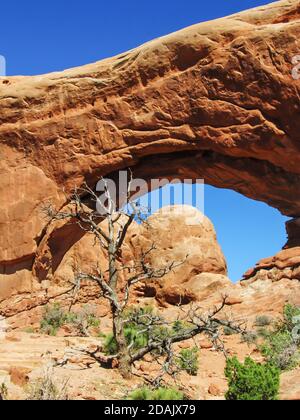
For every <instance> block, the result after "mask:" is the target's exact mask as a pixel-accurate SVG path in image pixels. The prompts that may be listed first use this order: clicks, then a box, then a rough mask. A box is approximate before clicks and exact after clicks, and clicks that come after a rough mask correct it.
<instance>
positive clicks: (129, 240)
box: [0, 206, 231, 327]
mask: <svg viewBox="0 0 300 420" xmlns="http://www.w3.org/2000/svg"><path fill="white" fill-rule="evenodd" d="M101 224H102V229H103V230H107V223H106V221H103V222H102V223H101ZM68 227H69V231H68V232H67V233H68V234H67V236H66V237H61V235H59V234H58V232H59V226H58V225H57V224H54V230H50V229H49V231H48V235H46V236H45V238H44V241H43V243H41V244H40V254H39V256H38V257H37V258H36V261H35V264H34V267H33V274H34V275H31V272H29V271H27V277H24V278H25V279H26V278H27V283H26V281H25V280H24V279H23V283H22V285H23V288H22V289H20V288H19V287H17V286H15V284H14V283H13V284H9V281H10V280H11V279H14V278H16V274H11V275H7V276H3V277H2V296H1V300H0V313H1V314H2V315H3V316H5V317H6V318H9V319H10V325H13V326H15V327H18V326H20V325H27V324H35V322H37V321H38V320H39V318H40V315H41V310H42V306H43V305H45V304H46V303H49V302H52V301H56V300H60V301H62V302H64V301H67V302H70V300H71V299H72V293H71V289H72V285H73V284H74V280H75V272H77V271H81V272H92V271H93V269H94V268H95V267H97V266H100V267H101V268H102V271H103V272H105V271H106V270H107V269H108V266H107V255H106V253H105V251H104V250H102V249H101V248H100V247H99V246H98V245H97V244H96V245H95V243H94V238H93V236H92V235H82V232H81V237H77V242H76V243H75V244H74V245H72V246H71V247H69V248H68V250H67V251H66V253H65V254H64V255H63V257H62V259H61V260H59V261H58V260H57V255H58V254H59V250H58V249H57V246H58V245H57V246H56V247H54V248H53V245H52V244H53V243H54V244H57V243H58V244H61V246H62V248H63V249H65V248H67V247H66V241H68V236H71V237H74V236H76V235H75V233H76V232H75V233H74V229H75V230H76V225H74V224H73V225H69V226H68ZM52 234H53V235H54V237H53V236H52ZM65 234H66V232H65V231H64V235H65ZM153 244H154V245H155V247H156V249H155V250H153V251H152V252H151V253H150V254H149V262H150V263H151V266H152V267H155V268H156V269H159V268H162V269H163V268H164V267H167V266H168V265H169V264H171V263H172V262H174V263H175V264H176V265H178V266H177V267H176V268H175V269H174V271H172V272H171V273H169V274H167V275H166V276H164V277H163V278H162V279H160V280H153V281H152V282H151V283H147V285H146V286H145V285H141V286H139V287H138V288H137V290H136V293H134V295H133V301H135V299H136V298H138V296H143V297H154V298H155V299H156V300H157V301H158V302H159V303H160V304H163V305H164V304H166V303H169V304H178V303H179V302H182V303H189V302H191V301H197V300H201V299H202V298H203V297H206V296H207V295H209V294H210V293H212V292H213V291H215V290H219V291H221V289H222V288H224V287H226V286H227V287H228V286H230V285H231V282H230V280H229V279H228V278H227V277H226V274H227V266H226V261H225V258H224V255H223V253H222V250H221V248H220V246H219V244H218V242H217V239H216V233H215V230H214V227H213V225H212V223H211V222H210V220H209V219H208V218H207V217H205V216H204V215H203V214H202V213H201V212H200V211H198V210H197V209H195V208H193V207H190V206H175V207H167V208H163V209H161V210H160V211H159V212H158V213H155V214H154V215H152V216H151V217H150V218H149V221H148V223H147V225H145V226H144V225H140V224H137V223H133V225H132V226H131V228H130V230H129V232H128V235H127V237H126V242H125V244H124V246H123V247H122V264H123V266H130V265H134V264H136V263H137V262H139V261H140V255H141V252H148V250H149V249H150V248H151V246H152V245H153ZM25 274H26V270H21V271H20V273H19V275H20V276H21V275H23V276H24V275H25ZM124 275H126V274H123V276H124ZM123 280H124V281H125V277H124V279H123ZM0 284H1V283H0ZM4 286H6V288H5V287H4ZM95 299H99V289H98V288H97V286H95V285H91V284H83V288H82V289H81V292H80V294H79V296H78V301H79V302H80V303H85V302H90V301H93V300H95ZM99 302H100V303H101V304H100V307H101V312H102V313H101V315H105V314H107V313H108V312H109V306H108V303H107V301H106V300H105V299H102V300H100V301H99V300H97V303H98V306H99Z"/></svg>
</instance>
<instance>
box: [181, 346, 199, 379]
mask: <svg viewBox="0 0 300 420" xmlns="http://www.w3.org/2000/svg"><path fill="white" fill-rule="evenodd" d="M198 359H199V350H198V348H197V347H193V348H192V349H183V350H181V351H180V353H179V356H178V358H177V365H178V367H179V368H180V369H181V370H184V371H186V372H187V373H188V374H189V375H192V376H196V375H197V373H198V369H199V360H198Z"/></svg>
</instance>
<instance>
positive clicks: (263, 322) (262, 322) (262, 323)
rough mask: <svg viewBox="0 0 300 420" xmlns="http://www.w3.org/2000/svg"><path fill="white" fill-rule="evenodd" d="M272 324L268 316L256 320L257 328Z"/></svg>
mask: <svg viewBox="0 0 300 420" xmlns="http://www.w3.org/2000/svg"><path fill="white" fill-rule="evenodd" d="M271 323H272V320H271V319H270V318H269V317H268V316H267V315H260V316H257V317H256V319H255V325H256V327H267V326H268V325H270V324H271Z"/></svg>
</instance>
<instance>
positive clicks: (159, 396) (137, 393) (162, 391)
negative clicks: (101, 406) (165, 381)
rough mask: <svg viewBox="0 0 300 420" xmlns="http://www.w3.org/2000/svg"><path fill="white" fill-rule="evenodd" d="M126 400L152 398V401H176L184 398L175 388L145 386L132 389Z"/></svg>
mask: <svg viewBox="0 0 300 420" xmlns="http://www.w3.org/2000/svg"><path fill="white" fill-rule="evenodd" d="M127 399H128V400H139V401H140V400H152V401H159V400H160V401H177V400H184V399H185V397H184V394H183V393H182V392H180V391H178V390H177V389H175V388H163V387H161V388H157V389H151V388H147V387H143V388H139V389H136V390H134V391H132V392H131V393H130V394H129V396H128V398H127Z"/></svg>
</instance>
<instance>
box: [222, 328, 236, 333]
mask: <svg viewBox="0 0 300 420" xmlns="http://www.w3.org/2000/svg"><path fill="white" fill-rule="evenodd" d="M223 333H224V335H234V334H236V331H235V330H234V329H233V328H230V327H227V326H225V327H224V328H223Z"/></svg>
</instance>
